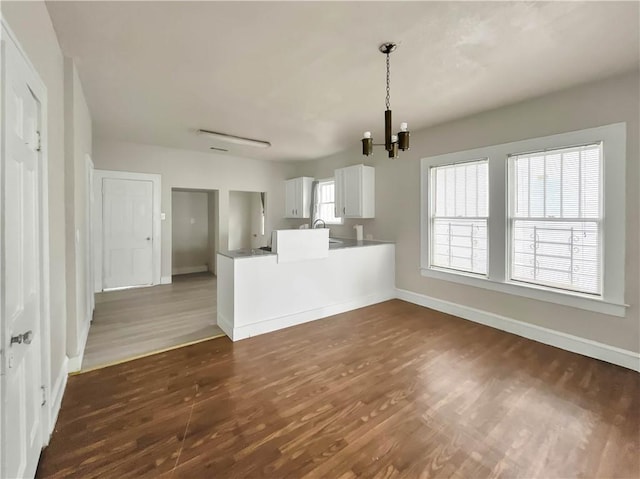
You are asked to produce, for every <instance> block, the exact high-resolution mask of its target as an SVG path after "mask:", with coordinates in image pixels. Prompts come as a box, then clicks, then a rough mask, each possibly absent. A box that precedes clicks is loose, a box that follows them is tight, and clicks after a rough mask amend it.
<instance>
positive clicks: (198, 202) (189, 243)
mask: <svg viewBox="0 0 640 479" xmlns="http://www.w3.org/2000/svg"><path fill="white" fill-rule="evenodd" d="M208 203H209V199H208V194H207V192H206V191H203V192H195V191H180V190H173V192H172V194H171V212H172V216H173V221H172V234H171V269H172V273H173V274H185V273H195V272H197V271H208V270H209V265H208V264H209V261H210V255H209V204H208Z"/></svg>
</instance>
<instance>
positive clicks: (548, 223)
mask: <svg viewBox="0 0 640 479" xmlns="http://www.w3.org/2000/svg"><path fill="white" fill-rule="evenodd" d="M601 168H602V144H601V143H596V144H589V145H583V146H577V147H571V148H563V149H555V150H547V151H539V152H534V153H527V154H518V155H513V156H511V157H510V161H509V183H510V184H509V190H510V195H511V205H510V218H509V229H510V243H511V254H510V257H511V258H510V266H511V279H512V280H516V281H524V282H528V283H534V284H538V285H544V286H550V287H555V288H559V289H565V290H571V291H578V292H583V293H589V294H596V295H600V294H601V291H602V286H601V270H602V253H601V240H600V238H601V236H602V235H601V225H602V222H601V220H602V200H601V198H602V175H601Z"/></svg>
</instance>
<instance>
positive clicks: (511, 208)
mask: <svg viewBox="0 0 640 479" xmlns="http://www.w3.org/2000/svg"><path fill="white" fill-rule="evenodd" d="M596 144H597V145H598V146H599V149H600V151H599V156H600V157H599V160H598V161H599V164H600V168H599V178H598V181H599V191H598V194H599V198H598V203H599V204H598V217H597V218H590V217H575V218H573V217H563V216H559V217H552V216H550V217H546V216H542V217H532V216H527V217H517V216H516V215H515V210H516V195H517V187H516V184H515V160H516V158H517V157H518V156H521V155H526V154H529V153H543V152H545V153H546V152H547V151H559V150H566V149H571V148H580V147H584V146H590V145H596ZM603 173H604V143H603V142H601V141H600V142H592V143H588V144H582V145H569V146H567V147H566V148H561V149H556V148H547V149H546V150H536V151H533V152H518V153H512V154H510V155H509V156H508V157H507V234H508V245H507V253H508V256H507V278H508V280H509V281H510V282H512V283H515V284H521V285H524V286H529V285H535V286H541V287H546V288H550V289H552V290H554V291H555V290H558V291H559V292H567V293H570V294H576V293H577V294H584V295H587V296H589V297H594V298H600V299H602V298H603V294H604V284H603V281H604V275H603V271H604V269H603V266H604V259H605V258H604V247H603V239H604V235H603V230H604V222H603V216H604V208H603V205H604V174H603ZM516 221H545V222H549V223H553V222H559V223H580V222H588V223H596V224H597V228H598V255H599V260H600V261H599V264H598V269H599V271H598V276H599V277H598V283H599V284H598V289H599V291H600V292H599V293H589V292H586V291H580V290H578V289H572V288H568V287H565V288H563V287H560V286H551V285H544V284H542V283H536V282H527V281H526V280H524V279H517V278H514V277H513V255H514V251H513V235H514V224H515V222H516Z"/></svg>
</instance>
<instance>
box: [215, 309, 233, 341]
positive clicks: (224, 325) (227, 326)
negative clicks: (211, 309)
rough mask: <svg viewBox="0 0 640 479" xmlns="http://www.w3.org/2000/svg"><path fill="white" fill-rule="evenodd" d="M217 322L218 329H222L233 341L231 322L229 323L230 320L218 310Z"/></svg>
mask: <svg viewBox="0 0 640 479" xmlns="http://www.w3.org/2000/svg"><path fill="white" fill-rule="evenodd" d="M217 323H218V326H219V327H220V329H222V330H223V331H224V334H226V335H227V336H229V339H231V340H232V341H233V340H234V339H233V324H231V321H229V320H228V319H227V318H225V317H224V316H223V315H222V314H221V313H220V311H218V317H217Z"/></svg>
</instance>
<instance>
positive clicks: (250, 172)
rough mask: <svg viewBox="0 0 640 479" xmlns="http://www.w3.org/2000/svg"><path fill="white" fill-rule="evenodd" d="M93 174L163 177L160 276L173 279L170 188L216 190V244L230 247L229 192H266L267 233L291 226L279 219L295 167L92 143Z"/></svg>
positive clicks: (100, 141)
mask: <svg viewBox="0 0 640 479" xmlns="http://www.w3.org/2000/svg"><path fill="white" fill-rule="evenodd" d="M93 151H94V158H93V160H94V164H95V167H96V169H104V170H120V171H134V172H139V173H158V174H160V175H162V199H161V201H162V211H163V212H164V213H166V220H165V221H163V223H162V276H163V278H168V277H169V276H171V249H172V247H171V223H172V212H171V189H172V188H186V189H199V190H218V215H219V217H218V224H219V226H220V227H219V230H218V231H217V238H218V244H219V245H220V246H221V247H222V248H226V245H228V237H229V230H228V227H229V218H228V212H229V191H230V190H238V191H265V192H267V197H268V198H269V199H268V201H267V215H266V216H267V225H266V229H267V231H271V230H272V229H276V228H286V227H290V226H291V225H293V223H292V222H291V221H289V220H285V219H283V213H284V180H285V179H287V178H291V177H293V176H294V175H293V173H294V170H295V166H294V165H292V164H290V163H284V162H276V161H258V160H252V159H247V158H240V157H234V156H230V155H224V154H216V153H201V152H198V151H190V150H179V149H174V148H164V147H160V146H152V145H142V144H138V143H129V142H121V141H110V140H105V139H101V138H95V139H94V144H93Z"/></svg>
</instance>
